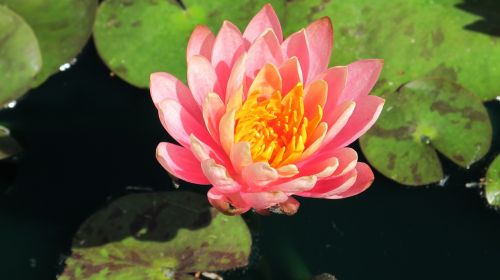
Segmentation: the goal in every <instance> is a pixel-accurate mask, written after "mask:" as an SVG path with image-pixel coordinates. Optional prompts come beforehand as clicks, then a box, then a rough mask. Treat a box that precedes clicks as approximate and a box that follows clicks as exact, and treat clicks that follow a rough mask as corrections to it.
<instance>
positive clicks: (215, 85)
mask: <svg viewBox="0 0 500 280" xmlns="http://www.w3.org/2000/svg"><path fill="white" fill-rule="evenodd" d="M187 79H188V84H189V88H190V89H191V93H192V94H193V98H194V100H195V101H196V103H197V104H198V107H199V108H201V106H202V104H203V100H204V99H205V96H207V94H208V93H209V92H216V93H218V94H221V90H220V86H219V81H218V79H217V75H216V74H215V70H214V68H213V67H212V64H210V62H209V61H208V59H207V58H206V57H204V56H199V55H195V56H192V57H190V58H189V60H188V70H187Z"/></svg>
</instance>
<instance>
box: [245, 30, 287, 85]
mask: <svg viewBox="0 0 500 280" xmlns="http://www.w3.org/2000/svg"><path fill="white" fill-rule="evenodd" d="M283 61H284V56H283V53H282V51H281V48H280V43H279V41H278V38H276V34H274V32H273V30H271V29H268V30H267V31H266V32H265V33H263V34H262V35H261V36H260V37H258V38H257V39H256V40H255V42H254V43H253V44H252V45H251V46H250V48H249V49H248V59H247V66H246V68H247V76H248V77H250V78H254V77H255V75H256V74H257V72H258V71H259V70H260V69H261V68H262V67H264V65H266V64H273V65H275V66H276V65H281V64H282V63H283Z"/></svg>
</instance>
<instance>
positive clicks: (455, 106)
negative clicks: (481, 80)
mask: <svg viewBox="0 0 500 280" xmlns="http://www.w3.org/2000/svg"><path fill="white" fill-rule="evenodd" d="M384 98H386V104H385V107H384V110H383V112H382V114H381V116H380V118H379V120H378V121H377V123H376V124H375V125H374V126H373V127H372V128H371V129H370V130H369V131H368V132H367V133H366V134H365V135H364V136H363V137H362V138H361V139H360V145H361V149H362V150H363V153H364V154H365V156H366V158H367V159H368V161H369V162H370V163H371V164H372V166H373V167H375V168H376V169H377V170H378V171H380V172H381V173H382V174H384V175H385V176H387V177H389V178H391V179H392V180H394V181H396V182H399V183H401V184H404V185H411V186H419V185H426V184H430V183H434V182H438V181H440V180H441V179H443V169H442V166H441V162H440V160H439V157H438V154H437V152H440V153H441V154H442V155H444V156H445V157H447V158H448V159H450V160H451V161H453V162H454V163H456V164H458V165H460V166H462V167H465V168H468V167H469V166H470V165H471V164H473V163H474V162H476V161H478V160H479V159H481V158H482V157H483V156H484V155H485V154H486V153H487V152H488V150H489V149H490V146H491V140H492V128H491V123H490V120H489V117H488V113H487V111H486V109H485V107H484V106H483V104H482V102H481V99H479V98H478V97H477V96H475V95H474V94H472V93H470V92H469V91H467V90H466V89H464V88H462V87H461V86H459V85H458V84H455V83H453V82H450V81H446V80H442V79H421V80H416V81H413V82H410V83H408V84H405V85H403V86H402V87H401V88H400V89H399V90H398V91H396V92H394V93H391V94H386V95H384Z"/></svg>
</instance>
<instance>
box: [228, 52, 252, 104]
mask: <svg viewBox="0 0 500 280" xmlns="http://www.w3.org/2000/svg"><path fill="white" fill-rule="evenodd" d="M246 61H247V54H246V53H243V54H242V55H241V56H240V57H239V58H238V60H237V61H236V63H235V64H234V66H233V69H232V70H231V75H229V80H228V82H227V89H226V95H225V98H226V100H225V102H226V104H227V103H229V100H230V99H231V97H233V96H234V95H235V94H236V93H237V92H238V90H239V89H240V88H245V86H246V84H245V81H246V79H245V77H246V76H245V66H246Z"/></svg>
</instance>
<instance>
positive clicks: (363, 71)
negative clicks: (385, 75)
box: [338, 59, 384, 104]
mask: <svg viewBox="0 0 500 280" xmlns="http://www.w3.org/2000/svg"><path fill="white" fill-rule="evenodd" d="M383 64H384V62H383V60H380V59H367V60H360V61H356V62H354V63H351V64H349V65H348V66H347V83H346V87H345V89H344V91H343V92H342V95H341V96H340V98H339V101H338V104H340V103H342V102H344V101H346V100H354V101H357V99H358V98H361V97H364V96H367V95H368V94H369V93H370V91H371V90H372V88H373V86H374V85H375V84H376V83H377V80H378V77H379V75H380V72H381V71H382V66H383Z"/></svg>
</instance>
